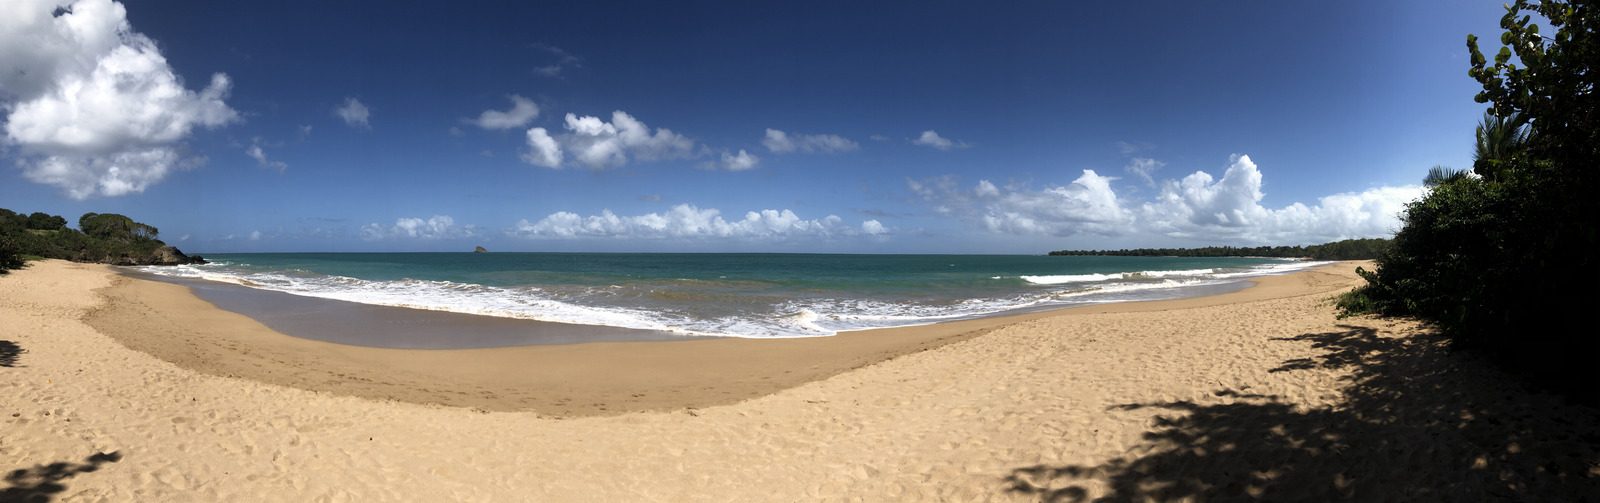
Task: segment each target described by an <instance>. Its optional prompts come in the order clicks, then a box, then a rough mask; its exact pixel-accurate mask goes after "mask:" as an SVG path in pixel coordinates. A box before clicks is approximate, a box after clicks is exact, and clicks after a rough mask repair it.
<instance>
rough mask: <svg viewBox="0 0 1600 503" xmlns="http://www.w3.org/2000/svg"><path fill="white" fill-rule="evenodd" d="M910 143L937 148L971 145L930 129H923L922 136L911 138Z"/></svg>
mask: <svg viewBox="0 0 1600 503" xmlns="http://www.w3.org/2000/svg"><path fill="white" fill-rule="evenodd" d="M911 143H912V144H914V145H922V146H924V147H933V148H936V149H939V150H950V149H952V148H967V147H970V146H971V145H968V144H967V142H964V141H955V140H951V139H949V138H945V137H943V136H939V133H936V132H934V131H933V130H931V129H930V130H927V131H923V132H922V136H919V137H917V139H915V140H911Z"/></svg>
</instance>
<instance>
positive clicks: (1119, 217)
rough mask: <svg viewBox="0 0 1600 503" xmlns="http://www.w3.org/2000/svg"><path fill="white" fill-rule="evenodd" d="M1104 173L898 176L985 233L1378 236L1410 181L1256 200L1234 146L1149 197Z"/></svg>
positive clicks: (1394, 216) (1254, 172)
mask: <svg viewBox="0 0 1600 503" xmlns="http://www.w3.org/2000/svg"><path fill="white" fill-rule="evenodd" d="M1112 180H1115V178H1112V177H1105V176H1100V175H1098V174H1096V173H1095V172H1094V171H1093V170H1084V171H1083V175H1082V176H1080V177H1078V179H1077V180H1074V181H1073V182H1072V183H1070V184H1067V185H1062V186H1050V187H1046V188H1044V189H1043V190H1030V189H1028V188H1026V187H1015V186H1007V187H998V186H996V185H995V184H993V183H991V182H989V181H988V180H980V181H979V182H978V184H977V185H975V186H973V187H972V188H970V189H962V188H961V187H960V186H959V184H958V183H957V182H956V181H955V180H954V179H953V178H951V177H943V178H935V179H929V180H921V181H917V180H907V185H908V187H909V188H910V189H911V191H912V192H913V193H915V194H916V195H917V197H918V198H920V199H921V200H922V202H924V203H927V204H929V205H930V207H931V209H932V210H933V211H934V213H935V214H938V215H941V216H945V217H948V218H955V219H959V220H962V221H965V222H967V223H968V225H971V226H973V227H977V228H980V229H984V230H987V231H990V232H994V233H1003V234H1014V235H1027V236H1072V235H1081V234H1094V235H1101V236H1138V235H1145V236H1164V237H1168V238H1184V239H1191V240H1196V241H1199V242H1203V243H1208V244H1218V243H1221V244H1235V243H1236V244H1315V243H1324V242H1329V241H1336V240H1340V239H1349V238H1363V237H1382V236H1388V235H1390V234H1392V233H1393V231H1394V230H1396V229H1398V228H1399V227H1400V223H1399V214H1400V212H1401V211H1403V210H1404V208H1405V203H1406V202H1409V201H1412V200H1415V199H1416V198H1418V197H1420V196H1421V194H1422V188H1421V187H1419V186H1406V187H1380V188H1375V189H1370V190H1367V191H1364V192H1361V193H1342V194H1334V195H1330V196H1326V197H1322V198H1321V199H1319V200H1318V203H1317V205H1315V206H1306V205H1305V204H1301V203H1295V204H1292V205H1289V206H1287V207H1284V208H1281V209H1269V208H1266V207H1264V206H1261V204H1260V201H1261V199H1262V198H1263V197H1264V194H1263V193H1262V192H1261V187H1262V175H1261V172H1260V171H1259V170H1258V169H1257V167H1256V165H1255V163H1253V162H1251V160H1250V158H1249V157H1248V156H1242V155H1235V156H1233V158H1232V159H1230V162H1229V166H1228V168H1227V169H1226V171H1225V172H1224V174H1223V176H1222V179H1220V180H1217V179H1215V178H1213V177H1212V176H1211V175H1210V174H1208V173H1205V172H1195V173H1193V174H1190V175H1188V176H1186V177H1184V178H1183V179H1182V180H1166V181H1164V182H1163V183H1162V185H1161V192H1160V193H1159V194H1158V195H1157V196H1156V198H1155V200H1154V201H1151V202H1144V203H1137V202H1132V201H1128V200H1125V199H1123V198H1122V197H1120V196H1118V195H1117V194H1116V192H1115V191H1114V190H1112V188H1111V184H1110V182H1111V181H1112Z"/></svg>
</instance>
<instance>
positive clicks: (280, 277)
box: [137, 261, 1328, 338]
mask: <svg viewBox="0 0 1600 503" xmlns="http://www.w3.org/2000/svg"><path fill="white" fill-rule="evenodd" d="M1327 263H1328V262H1306V261H1291V262H1284V263H1274V264H1267V265H1263V266H1255V267H1251V268H1246V269H1228V270H1219V269H1189V270H1174V271H1139V272H1131V273H1115V274H1081V275H1055V276H1021V279H1023V280H1025V281H1027V282H1029V283H1030V284H1032V285H1034V286H1032V287H1023V288H1022V289H1021V290H1022V291H1018V292H1015V293H1011V294H1005V295H1002V296H998V297H980V298H969V299H946V300H943V301H933V302H928V301H916V300H893V299H889V300H885V299H881V298H862V297H857V298H843V299H839V298H802V299H789V300H784V301H782V302H778V303H777V304H776V305H770V306H752V309H755V311H748V310H747V311H742V312H731V313H729V314H725V315H717V316H709V315H699V316H697V315H695V314H692V313H690V312H689V311H693V309H670V308H668V309H661V308H634V307H626V306H618V305H613V303H614V302H616V301H617V300H616V299H619V298H620V297H618V295H619V294H622V295H624V296H626V293H625V292H623V290H626V289H627V288H629V287H628V286H624V285H611V284H607V285H602V286H594V287H583V286H519V287H495V286H485V285H478V284H472V283H455V282H450V281H425V280H416V279H399V280H391V281H371V280H363V279H358V278H350V277H343V276H327V275H320V274H315V273H310V272H306V271H251V270H249V269H246V268H243V267H238V266H234V265H232V264H227V263H217V264H207V265H200V266H193V265H184V266H176V267H140V268H137V269H140V270H142V271H144V272H148V273H151V274H157V275H163V276H174V277H185V278H195V279H203V280H208V281H217V282H225V283H231V284H236V285H243V286H247V287H252V288H259V289H263V290H272V291H277V292H284V293H290V294H295V295H304V296H310V297H319V298H326V299H334V300H342V301H349V302H359V303H364V304H374V305H384V306H395V307H405V308H412V309H426V310H434V311H447V312H455V313H463V314H474V315H483V316H497V317H505V318H519V319H528V320H538V321H549V322H559V323H573V324H585V325H604V326H612V327H620V328H634V329H645V330H660V331H667V332H673V333H679V334H684V335H712V336H734V337H753V338H787V337H816V336H825V335H833V334H835V333H837V332H842V331H848V330H863V329H871V328H886V327H899V326H913V325H925V324H931V323H937V322H941V321H948V320H954V319H963V318H973V317H980V316H986V315H992V314H996V313H1004V312H1011V311H1017V310H1027V309H1037V308H1048V307H1051V306H1061V305H1075V304H1098V303H1104V302H1122V301H1128V300H1141V298H1148V297H1149V295H1148V294H1147V293H1142V292H1158V291H1160V290H1170V289H1174V288H1180V287H1185V286H1199V285H1207V284H1218V283H1225V282H1228V281H1234V280H1237V279H1238V278H1242V277H1253V276H1265V275H1272V274H1283V273H1287V272H1293V271H1296V270H1302V269H1306V268H1309V267H1316V266H1320V265H1323V264H1327ZM996 279H1003V278H1000V277H996ZM626 297H631V296H626Z"/></svg>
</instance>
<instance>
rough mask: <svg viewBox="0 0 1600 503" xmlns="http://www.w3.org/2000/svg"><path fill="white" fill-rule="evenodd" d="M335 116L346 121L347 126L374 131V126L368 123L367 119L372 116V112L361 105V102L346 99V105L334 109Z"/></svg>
mask: <svg viewBox="0 0 1600 503" xmlns="http://www.w3.org/2000/svg"><path fill="white" fill-rule="evenodd" d="M333 115H336V116H338V117H339V118H340V119H344V124H345V125H346V126H350V127H358V128H361V129H372V124H370V123H368V122H367V118H368V117H369V116H371V115H372V112H371V111H370V110H367V106H366V105H363V104H361V100H358V99H355V98H345V100H344V105H340V106H338V107H334V109H333Z"/></svg>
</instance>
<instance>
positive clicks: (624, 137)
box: [522, 110, 694, 170]
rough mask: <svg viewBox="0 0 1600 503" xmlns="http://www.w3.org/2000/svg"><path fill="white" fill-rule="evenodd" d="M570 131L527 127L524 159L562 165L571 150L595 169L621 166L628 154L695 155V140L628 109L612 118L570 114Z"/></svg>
mask: <svg viewBox="0 0 1600 503" xmlns="http://www.w3.org/2000/svg"><path fill="white" fill-rule="evenodd" d="M566 129H567V131H569V132H568V133H563V134H561V135H556V136H552V135H550V134H549V132H548V131H546V130H545V129H544V128H533V129H529V130H528V147H529V149H531V152H530V154H529V155H524V156H523V158H522V159H523V160H524V161H527V162H528V163H529V164H533V165H536V166H544V167H547V168H559V167H561V165H562V162H563V159H564V157H565V156H566V155H568V154H570V155H571V156H572V160H573V161H574V162H576V163H577V164H579V165H582V166H584V167H587V168H589V169H593V170H601V169H606V168H611V167H617V166H622V165H625V164H627V163H628V160H629V156H632V157H634V158H637V159H640V160H644V161H655V160H661V159H679V158H689V157H693V156H694V140H690V139H689V138H688V137H685V136H683V135H680V134H677V133H674V132H672V130H670V129H667V128H657V129H656V130H655V133H654V134H652V133H651V132H650V127H649V126H647V125H645V123H643V122H640V121H639V120H638V119H635V118H633V116H631V115H628V114H627V113H626V112H623V111H621V110H617V111H614V112H612V113H611V122H605V121H602V120H600V118H599V117H594V116H584V117H578V116H577V115H575V114H570V113H569V114H567V120H566Z"/></svg>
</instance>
